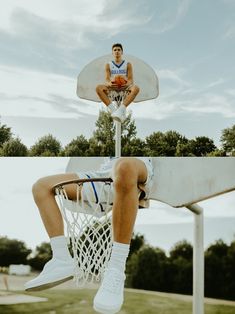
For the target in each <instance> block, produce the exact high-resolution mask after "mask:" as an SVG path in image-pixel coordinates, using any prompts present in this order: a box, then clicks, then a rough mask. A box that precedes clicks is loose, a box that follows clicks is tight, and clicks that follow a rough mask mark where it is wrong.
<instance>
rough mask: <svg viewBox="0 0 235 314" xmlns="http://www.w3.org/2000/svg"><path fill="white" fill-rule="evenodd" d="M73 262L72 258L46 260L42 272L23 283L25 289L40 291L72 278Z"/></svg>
mask: <svg viewBox="0 0 235 314" xmlns="http://www.w3.org/2000/svg"><path fill="white" fill-rule="evenodd" d="M74 272H75V264H74V261H73V259H72V258H71V259H69V260H66V261H65V260H60V259H57V258H52V259H51V260H50V261H49V262H47V263H46V264H45V266H44V268H43V270H42V272H41V273H40V274H39V275H38V276H37V277H36V278H34V279H32V280H30V281H28V282H26V283H25V285H24V287H25V290H26V291H40V290H44V289H48V288H52V287H55V286H57V285H59V284H61V283H63V282H65V281H67V280H70V279H72V278H73V276H74Z"/></svg>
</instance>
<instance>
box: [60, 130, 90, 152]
mask: <svg viewBox="0 0 235 314" xmlns="http://www.w3.org/2000/svg"><path fill="white" fill-rule="evenodd" d="M89 146H90V145H89V141H88V140H87V139H86V138H85V136H83V135H80V136H77V137H76V138H75V139H73V140H72V141H71V142H70V143H69V144H68V145H66V146H65V148H64V151H63V155H64V156H70V157H71V156H87V152H88V150H89Z"/></svg>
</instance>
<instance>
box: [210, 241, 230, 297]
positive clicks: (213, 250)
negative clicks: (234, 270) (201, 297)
mask: <svg viewBox="0 0 235 314" xmlns="http://www.w3.org/2000/svg"><path fill="white" fill-rule="evenodd" d="M227 254H228V245H227V244H225V243H224V242H223V241H222V240H218V241H216V242H215V244H212V245H211V246H210V247H209V248H208V249H207V250H206V252H205V295H206V296H207V297H213V298H224V297H226V293H225V290H226V287H227V284H228V282H227V278H226V272H227V265H226V261H227ZM233 267H234V265H233ZM232 280H234V277H233V279H232ZM233 295H234V291H233Z"/></svg>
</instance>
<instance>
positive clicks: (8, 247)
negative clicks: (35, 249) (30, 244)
mask: <svg viewBox="0 0 235 314" xmlns="http://www.w3.org/2000/svg"><path fill="white" fill-rule="evenodd" d="M30 253H31V250H30V249H28V248H27V247H26V245H25V243H24V242H22V241H19V240H16V239H8V238H7V237H0V266H2V267H3V266H5V267H7V266H9V265H11V264H27V256H28V255H29V254H30Z"/></svg>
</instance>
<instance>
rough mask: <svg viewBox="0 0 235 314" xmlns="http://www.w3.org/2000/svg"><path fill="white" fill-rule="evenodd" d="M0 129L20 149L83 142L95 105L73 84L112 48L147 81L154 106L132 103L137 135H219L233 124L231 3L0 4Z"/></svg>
mask: <svg viewBox="0 0 235 314" xmlns="http://www.w3.org/2000/svg"><path fill="white" fill-rule="evenodd" d="M0 4H1V7H2V8H4V9H2V10H1V12H0V81H1V84H0V116H1V123H2V124H7V125H8V126H10V127H11V128H12V131H13V133H14V135H15V136H16V137H17V136H18V137H19V138H21V140H22V142H23V143H24V144H26V145H27V146H28V147H30V146H31V145H33V144H34V143H35V142H36V140H37V139H38V138H40V137H42V136H44V135H47V134H52V135H53V136H55V137H56V138H57V139H58V140H59V141H60V142H61V144H62V145H66V144H68V143H69V142H70V141H71V140H72V139H73V138H75V137H76V136H78V135H80V134H83V135H85V136H86V137H87V138H89V137H90V136H91V135H92V132H93V130H94V127H95V121H96V120H97V116H98V112H99V110H100V109H101V108H104V105H102V104H98V103H95V102H87V101H82V100H80V99H78V97H77V96H76V81H77V76H78V74H79V73H80V71H81V70H82V69H83V67H84V66H85V65H86V64H88V63H89V62H90V61H92V60H93V59H95V58H97V57H99V56H102V55H104V54H107V53H110V52H111V46H112V44H113V43H115V42H121V43H122V44H123V46H124V52H126V53H127V54H130V55H134V56H136V57H138V58H140V59H142V60H144V61H145V62H146V63H147V64H149V65H150V66H151V67H152V68H153V69H154V70H155V72H156V74H157V75H158V78H159V83H160V95H159V97H158V98H157V99H155V100H152V101H147V102H145V103H141V104H132V105H131V106H130V109H131V111H132V114H133V118H134V119H135V121H136V126H137V135H138V136H139V137H141V138H144V137H146V136H148V135H150V134H151V133H153V132H156V131H162V132H165V131H168V130H176V131H178V132H179V133H180V134H182V135H185V136H186V137H187V138H195V137H197V136H208V137H210V138H211V139H213V140H214V143H215V145H216V146H217V147H220V146H221V142H220V137H221V132H222V130H223V129H225V128H229V127H231V126H233V125H234V118H235V100H234V99H235V97H234V96H235V88H234V86H235V75H234V74H235V73H234V55H235V49H234V48H235V2H234V1H233V0H216V1H214V0H206V1H205V0H174V1H172V0H164V1H163V0H161V1H160V0H148V1H146V0H130V1H123V0H116V1H115V2H112V4H111V5H110V1H108V0H99V1H95V0H70V1H67V0H50V1H47V0H41V1H40V2H37V1H32V0H0Z"/></svg>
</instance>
